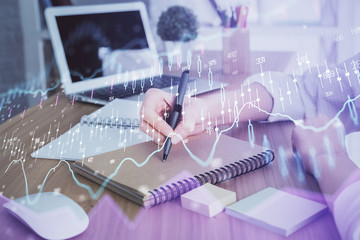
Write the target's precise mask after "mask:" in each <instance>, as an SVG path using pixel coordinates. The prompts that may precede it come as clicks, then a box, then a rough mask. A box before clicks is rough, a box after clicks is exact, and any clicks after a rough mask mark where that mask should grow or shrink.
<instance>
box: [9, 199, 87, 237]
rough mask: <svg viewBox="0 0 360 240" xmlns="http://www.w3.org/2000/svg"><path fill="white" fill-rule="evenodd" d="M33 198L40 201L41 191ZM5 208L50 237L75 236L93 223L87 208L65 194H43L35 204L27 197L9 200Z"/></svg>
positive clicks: (33, 228) (35, 229)
mask: <svg viewBox="0 0 360 240" xmlns="http://www.w3.org/2000/svg"><path fill="white" fill-rule="evenodd" d="M29 197H30V199H31V200H36V197H37V194H32V195H29ZM3 207H4V208H5V209H6V210H8V211H9V212H10V213H11V214H12V215H14V216H15V217H16V218H18V219H19V220H20V221H21V222H23V223H24V224H26V225H27V226H29V227H30V228H31V229H32V230H33V231H34V232H35V233H37V234H38V235H39V236H41V237H43V238H46V239H66V238H70V237H74V236H76V235H78V234H80V233H82V232H83V231H85V229H86V228H87V227H88V225H89V218H88V216H87V214H86V213H85V211H84V210H83V209H82V208H81V207H80V206H79V205H78V204H77V203H76V202H74V201H73V200H72V199H70V198H68V197H67V196H65V195H63V194H61V193H56V192H44V193H40V197H39V198H38V200H37V201H34V202H33V203H32V202H28V201H27V200H26V196H25V197H21V198H18V199H15V200H12V201H9V202H7V203H5V204H4V205H3Z"/></svg>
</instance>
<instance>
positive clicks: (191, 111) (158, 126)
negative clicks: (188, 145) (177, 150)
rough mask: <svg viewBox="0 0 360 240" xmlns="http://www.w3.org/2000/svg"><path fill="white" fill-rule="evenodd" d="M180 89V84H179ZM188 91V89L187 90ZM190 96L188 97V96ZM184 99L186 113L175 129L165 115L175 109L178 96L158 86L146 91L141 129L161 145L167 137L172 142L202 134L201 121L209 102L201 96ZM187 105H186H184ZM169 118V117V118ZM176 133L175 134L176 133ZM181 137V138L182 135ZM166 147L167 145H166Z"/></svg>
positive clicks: (141, 111)
mask: <svg viewBox="0 0 360 240" xmlns="http://www.w3.org/2000/svg"><path fill="white" fill-rule="evenodd" d="M179 89H181V88H180V86H179ZM185 92H186V91H185ZM187 98H188V97H187ZM186 100H188V101H189V102H188V101H186V103H185V101H184V104H183V109H182V111H183V112H185V115H184V116H182V114H181V116H182V117H180V118H179V121H178V124H177V127H176V128H175V129H173V128H172V127H171V126H170V125H169V121H167V122H166V121H165V119H164V116H165V115H169V113H171V112H173V111H174V106H175V104H176V103H177V101H178V98H177V97H176V96H174V94H171V93H168V92H165V91H163V90H160V89H157V88H151V89H149V90H148V91H146V95H145V99H144V102H143V105H142V107H141V109H140V117H141V121H140V129H141V131H143V132H144V133H146V134H147V135H149V138H153V141H154V142H155V143H156V144H158V147H160V146H161V145H162V144H164V142H165V140H166V138H167V137H169V141H171V143H172V144H177V143H179V142H181V139H184V140H186V139H187V138H188V137H189V136H192V135H197V134H200V133H202V132H203V131H204V129H203V123H202V121H201V118H202V112H207V111H208V110H207V109H208V106H207V104H208V103H207V102H206V101H205V100H204V99H202V98H200V97H197V98H193V97H192V98H188V99H186ZM184 105H186V106H184ZM167 119H169V118H167ZM174 133H175V134H174ZM179 136H180V137H181V138H180V137H179ZM164 147H165V146H164Z"/></svg>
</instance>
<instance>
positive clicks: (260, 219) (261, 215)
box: [226, 188, 327, 236]
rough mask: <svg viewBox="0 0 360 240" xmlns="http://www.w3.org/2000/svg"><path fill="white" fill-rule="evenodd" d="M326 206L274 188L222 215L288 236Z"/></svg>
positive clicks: (324, 209) (257, 194) (245, 200)
mask: <svg viewBox="0 0 360 240" xmlns="http://www.w3.org/2000/svg"><path fill="white" fill-rule="evenodd" d="M326 209H327V206H326V205H324V204H321V203H318V202H314V201H311V200H308V199H305V198H301V197H298V196H295V195H292V194H290V193H286V192H283V191H280V190H277V189H274V188H266V189H264V190H262V191H260V192H257V193H255V194H253V195H251V196H249V197H247V198H245V199H242V200H240V201H238V202H236V203H234V204H233V205H230V206H229V207H227V208H226V213H227V214H229V215H231V216H234V217H236V218H239V219H241V220H243V221H246V222H248V223H252V224H255V225H257V226H259V227H261V228H264V229H267V230H269V231H272V232H275V233H278V234H281V235H283V236H289V235H290V234H292V233H293V232H295V231H297V230H299V229H300V228H302V227H304V226H305V225H306V224H308V223H310V222H311V221H313V220H315V219H316V218H317V217H319V216H320V215H321V214H322V213H324V212H325V211H326Z"/></svg>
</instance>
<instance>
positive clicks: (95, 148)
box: [31, 99, 150, 160]
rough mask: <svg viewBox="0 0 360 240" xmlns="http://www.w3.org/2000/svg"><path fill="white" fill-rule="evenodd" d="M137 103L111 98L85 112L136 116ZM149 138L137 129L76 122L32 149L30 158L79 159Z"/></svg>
mask: <svg viewBox="0 0 360 240" xmlns="http://www.w3.org/2000/svg"><path fill="white" fill-rule="evenodd" d="M140 107H141V102H139V103H138V102H137V101H129V100H123V99H115V100H113V101H112V102H110V103H108V104H107V105H105V106H104V107H102V108H100V109H98V110H97V111H95V112H93V113H92V114H90V115H89V117H92V118H96V117H101V118H102V119H104V118H105V117H109V118H114V119H116V118H123V119H124V118H130V119H139V117H140V116H139V109H140ZM148 140H150V137H148V136H147V135H146V134H144V133H143V132H141V131H140V130H139V129H138V128H137V129H133V130H131V131H130V129H123V128H121V129H120V128H116V127H108V126H101V125H98V126H94V125H87V124H80V123H78V124H76V125H75V126H74V127H72V128H71V129H70V130H69V131H67V132H66V133H64V134H63V135H61V136H60V137H58V138H57V139H54V140H52V141H51V142H50V143H48V144H47V145H45V146H44V147H43V148H41V149H39V150H37V151H35V152H33V153H32V154H31V156H32V157H35V158H48V159H65V160H79V159H83V158H85V157H88V156H93V155H96V154H101V153H105V152H109V151H114V150H116V149H124V148H125V149H126V148H127V147H129V146H132V145H134V144H138V143H141V142H145V141H148Z"/></svg>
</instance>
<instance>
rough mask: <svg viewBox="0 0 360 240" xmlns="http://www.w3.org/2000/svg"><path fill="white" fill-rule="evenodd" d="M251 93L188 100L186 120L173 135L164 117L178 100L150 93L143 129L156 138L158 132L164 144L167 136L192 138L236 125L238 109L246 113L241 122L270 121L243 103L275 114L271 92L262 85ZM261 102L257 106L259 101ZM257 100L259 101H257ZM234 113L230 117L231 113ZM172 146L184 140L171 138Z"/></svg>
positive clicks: (232, 91)
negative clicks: (235, 115)
mask: <svg viewBox="0 0 360 240" xmlns="http://www.w3.org/2000/svg"><path fill="white" fill-rule="evenodd" d="M250 89H251V90H250V91H247V88H246V91H244V93H245V94H244V96H243V97H242V96H241V91H240V89H231V88H226V89H225V91H224V92H225V95H224V93H221V92H220V91H219V90H217V91H214V92H210V93H207V94H204V95H200V96H197V97H196V98H188V97H186V99H185V101H184V106H183V113H184V114H183V116H182V119H181V121H180V122H179V124H178V126H177V127H176V129H175V130H174V131H173V130H172V129H171V128H170V126H169V125H168V124H167V123H166V121H165V119H164V117H165V115H166V114H167V113H169V112H171V111H172V106H173V102H174V97H173V96H171V94H170V93H166V92H164V91H161V90H159V89H150V90H148V91H147V92H146V96H145V100H144V102H143V105H142V108H141V123H140V128H141V130H142V131H144V132H145V133H148V134H149V135H150V136H152V131H153V129H154V131H156V132H157V133H158V134H155V135H154V136H155V137H158V139H155V140H159V142H160V143H163V142H164V141H165V138H166V136H168V135H169V134H170V133H172V132H175V133H177V134H179V135H180V136H181V137H182V138H183V139H186V138H187V137H188V136H191V135H195V134H199V133H201V132H203V131H204V130H205V129H206V127H207V126H208V124H209V122H210V125H211V126H215V123H216V122H217V125H221V124H226V123H232V122H233V121H234V106H235V105H237V108H238V110H239V111H240V110H242V111H241V113H240V114H238V115H239V121H240V122H243V121H248V120H249V119H251V120H254V121H256V120H266V119H267V118H268V115H267V114H266V113H264V112H261V111H259V110H258V109H257V108H254V107H252V106H251V105H249V104H248V105H247V106H244V107H243V102H244V103H245V104H246V103H247V102H249V101H253V103H254V104H256V105H257V106H259V107H260V108H261V109H263V110H265V111H267V112H271V110H272V104H273V99H272V97H271V95H270V94H269V93H268V91H267V90H266V89H265V88H264V87H263V86H261V85H260V84H258V83H254V84H252V85H251V86H250ZM257 98H259V101H258V102H256V99H257ZM254 100H255V101H254ZM229 109H230V110H231V112H230V114H229V111H228V110H229ZM170 137H171V138H172V143H173V144H176V143H178V142H180V138H177V137H176V136H175V135H172V136H170Z"/></svg>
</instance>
